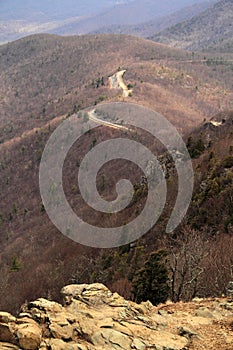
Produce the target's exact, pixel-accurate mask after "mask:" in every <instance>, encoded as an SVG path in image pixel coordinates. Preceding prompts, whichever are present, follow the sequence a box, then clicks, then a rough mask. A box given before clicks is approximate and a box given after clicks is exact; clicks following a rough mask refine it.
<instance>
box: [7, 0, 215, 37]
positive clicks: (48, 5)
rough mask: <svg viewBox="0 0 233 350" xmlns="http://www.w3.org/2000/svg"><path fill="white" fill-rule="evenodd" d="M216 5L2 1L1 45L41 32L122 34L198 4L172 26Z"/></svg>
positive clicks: (190, 0) (193, 0)
mask: <svg viewBox="0 0 233 350" xmlns="http://www.w3.org/2000/svg"><path fill="white" fill-rule="evenodd" d="M214 2H216V0H208V1H203V0H176V1H172V0H166V1H162V2H161V1H159V0H146V1H145V0H120V1H118V0H111V1H107V0H101V1H95V0H88V1H85V2H83V1H81V0H79V1H75V0H68V1H62V0H59V1H56V3H55V4H54V1H45V0H40V1H38V2H34V1H32V0H27V1H24V2H23V3H22V1H20V0H12V1H11V2H5V1H0V8H1V13H0V43H4V42H7V41H12V40H15V39H17V38H20V37H22V36H25V35H28V34H33V33H40V32H47V33H54V34H62V35H67V34H68V35H69V34H85V33H90V32H94V31H99V30H100V29H101V28H103V27H104V30H103V31H106V28H107V27H111V28H112V26H117V31H116V32H119V28H118V27H119V26H129V25H130V26H131V25H132V26H134V25H139V24H143V26H145V22H147V21H152V20H155V21H156V22H157V21H158V20H159V19H162V18H163V20H162V21H163V22H164V17H165V16H168V15H171V14H172V13H174V12H177V11H180V10H181V9H184V8H185V7H188V8H189V7H190V6H191V5H194V4H196V7H195V6H194V7H193V8H192V7H191V8H189V9H188V8H187V9H186V10H185V9H184V11H183V13H180V14H177V15H175V17H176V18H177V19H176V21H175V22H174V19H173V22H169V23H170V24H171V23H177V21H179V18H180V20H182V19H186V18H190V16H191V15H193V14H195V13H198V12H200V11H201V10H202V9H205V8H206V6H209V5H211V4H212V3H214ZM160 23H161V20H160ZM169 23H167V24H168V25H169ZM150 25H151V23H149V26H150ZM155 28H157V29H158V28H160V29H162V28H164V27H162V28H161V24H160V26H159V24H157V25H156V26H155V27H154V26H152V28H151V30H153V31H154V29H155ZM129 29H130V28H129ZM127 31H128V29H127ZM127 31H126V32H127ZM153 31H150V32H149V34H150V35H152V34H153V33H154V32H155V31H154V32H153ZM156 31H157V30H156ZM123 32H124V31H123ZM135 34H136V32H135Z"/></svg>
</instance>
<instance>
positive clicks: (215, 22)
mask: <svg viewBox="0 0 233 350" xmlns="http://www.w3.org/2000/svg"><path fill="white" fill-rule="evenodd" d="M232 18H233V3H232V1H231V0H222V1H219V2H217V3H216V4H214V5H213V6H212V7H210V8H209V9H207V10H206V11H204V12H203V13H201V14H199V15H197V16H194V17H193V18H191V19H190V20H187V21H184V22H181V23H178V24H176V25H175V26H172V27H170V28H167V29H165V30H164V31H162V32H160V33H158V34H156V35H155V36H153V37H152V39H153V40H155V41H158V42H162V43H165V44H168V45H170V46H173V47H180V48H183V49H188V50H193V51H210V52H223V53H224V52H229V53H232V36H233V29H232Z"/></svg>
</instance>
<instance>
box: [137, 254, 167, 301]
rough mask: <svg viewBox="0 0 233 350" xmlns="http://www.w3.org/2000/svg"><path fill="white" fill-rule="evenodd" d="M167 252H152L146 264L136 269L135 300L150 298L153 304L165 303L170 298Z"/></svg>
mask: <svg viewBox="0 0 233 350" xmlns="http://www.w3.org/2000/svg"><path fill="white" fill-rule="evenodd" d="M166 256H167V253H166V252H165V251H163V250H161V251H158V252H153V253H151V254H150V256H149V258H148V260H147V261H146V262H145V264H144V266H143V267H142V268H141V269H139V270H138V271H136V274H135V277H134V278H133V281H132V286H133V295H134V300H135V301H136V302H138V303H140V302H142V301H146V300H150V301H151V302H152V304H154V305H157V304H159V303H163V302H165V301H166V300H167V298H168V293H169V286H168V270H167V267H166V265H165V259H166Z"/></svg>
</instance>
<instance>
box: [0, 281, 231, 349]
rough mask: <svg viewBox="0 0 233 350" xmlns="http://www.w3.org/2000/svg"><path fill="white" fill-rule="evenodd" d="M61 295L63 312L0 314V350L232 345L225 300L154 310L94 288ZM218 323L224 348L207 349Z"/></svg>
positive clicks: (46, 304) (46, 306)
mask: <svg viewBox="0 0 233 350" xmlns="http://www.w3.org/2000/svg"><path fill="white" fill-rule="evenodd" d="M61 293H62V295H63V298H64V305H63V306H62V305H60V304H58V303H57V302H54V301H49V300H46V299H42V298H41V299H38V300H36V301H33V302H30V303H29V304H28V305H27V306H26V307H24V310H23V312H22V313H20V314H19V315H18V317H17V318H15V317H14V316H12V315H11V314H9V313H6V312H0V349H5V350H7V349H8V350H10V349H11V350H13V349H15V350H20V349H23V350H36V349H40V350H100V349H101V350H102V349H104V350H110V349H116V350H121V349H122V350H130V349H135V350H147V349H154V350H187V349H204V348H205V349H216V350H217V349H221V350H223V349H227V350H229V349H230V346H231V345H230V344H232V342H233V332H232V329H231V328H230V327H231V325H233V312H232V310H233V304H232V303H231V302H230V301H228V300H227V299H224V300H222V299H221V300H220V299H218V300H217V299H213V300H203V299H197V300H195V301H194V302H193V303H187V304H183V303H178V304H172V303H168V304H166V305H160V306H158V307H154V306H153V305H152V304H151V303H150V302H145V303H142V304H140V305H138V304H135V303H133V302H131V301H127V300H125V299H124V298H122V297H121V296H119V295H118V294H117V293H112V292H111V291H110V290H109V289H107V288H106V287H105V286H104V285H102V284H98V283H96V284H91V285H86V284H84V285H70V286H66V287H64V288H63V289H62V291H61ZM218 322H221V327H220V324H219V334H218V339H220V340H221V346H222V347H221V348H218V347H208V344H209V345H210V343H208V344H207V346H205V341H206V339H205V335H204V333H203V332H204V330H205V329H206V330H207V329H208V334H209V336H211V334H212V332H215V331H216V327H217V324H218ZM224 322H225V323H224ZM231 322H232V323H231ZM224 324H225V328H224V327H223V325H224ZM220 330H222V333H221V331H220ZM213 334H214V333H213ZM221 337H222V338H221ZM223 338H224V341H223V340H222V339H223ZM218 339H217V340H218ZM224 342H225V345H226V347H224ZM199 345H201V346H202V347H199ZM212 345H213V344H212ZM212 345H211V346H212ZM214 346H216V345H214ZM227 346H228V347H227Z"/></svg>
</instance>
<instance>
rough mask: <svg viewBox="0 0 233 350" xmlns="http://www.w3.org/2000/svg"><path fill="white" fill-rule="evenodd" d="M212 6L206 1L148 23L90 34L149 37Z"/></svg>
mask: <svg viewBox="0 0 233 350" xmlns="http://www.w3.org/2000/svg"><path fill="white" fill-rule="evenodd" d="M212 5H213V0H207V1H205V2H201V3H195V4H193V5H190V6H187V7H184V8H182V9H180V10H178V11H176V12H173V13H171V14H167V15H166V16H162V17H158V18H154V19H152V20H150V21H146V22H143V23H139V24H136V25H135V24H134V25H110V26H108V25H106V24H104V26H103V27H101V28H99V29H98V30H95V31H93V32H92V33H94V34H95V33H107V34H114V33H115V34H130V35H136V36H140V37H144V38H147V37H150V36H152V35H153V34H155V33H157V32H160V31H162V30H163V29H165V28H168V27H170V26H171V25H175V24H177V23H179V22H182V21H185V20H188V19H190V18H192V17H193V16H195V15H198V14H200V13H202V12H203V11H205V10H206V9H207V8H209V7H211V6H212Z"/></svg>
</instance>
